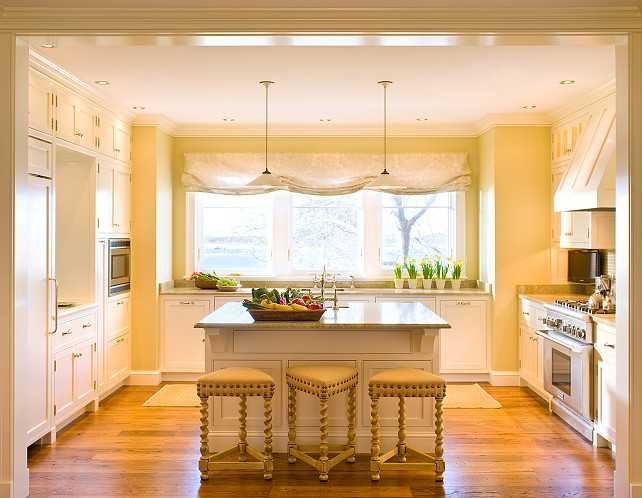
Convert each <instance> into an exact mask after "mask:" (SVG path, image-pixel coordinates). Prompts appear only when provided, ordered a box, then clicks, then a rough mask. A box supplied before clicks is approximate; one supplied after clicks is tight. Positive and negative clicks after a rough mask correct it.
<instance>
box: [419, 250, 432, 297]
mask: <svg viewBox="0 0 642 498" xmlns="http://www.w3.org/2000/svg"><path fill="white" fill-rule="evenodd" d="M420 265H421V274H422V276H423V277H424V289H432V277H433V276H434V275H435V267H434V266H433V264H432V261H431V260H429V259H428V255H426V256H424V257H423V258H422V259H421V262H420Z"/></svg>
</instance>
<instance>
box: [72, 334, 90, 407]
mask: <svg viewBox="0 0 642 498" xmlns="http://www.w3.org/2000/svg"><path fill="white" fill-rule="evenodd" d="M74 381H75V392H74V394H75V395H76V399H75V400H74V401H77V402H83V401H89V400H90V399H91V398H93V395H94V340H93V339H91V340H89V341H85V342H83V343H81V344H79V345H78V347H77V352H76V355H75V357H74Z"/></svg>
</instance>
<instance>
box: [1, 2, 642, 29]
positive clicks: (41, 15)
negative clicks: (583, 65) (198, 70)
mask: <svg viewBox="0 0 642 498" xmlns="http://www.w3.org/2000/svg"><path fill="white" fill-rule="evenodd" d="M0 18H2V24H1V25H0V32H5V33H20V34H29V35H37V34H44V33H69V32H70V30H71V31H77V32H78V33H79V34H82V33H87V32H93V33H97V32H101V33H104V32H109V33H110V34H119V33H132V32H138V33H140V31H141V30H144V31H146V32H148V33H149V34H152V33H153V32H154V31H156V32H157V33H158V32H163V33H186V32H192V33H207V32H221V33H233V32H240V31H245V32H328V33H332V32H342V33H347V32H350V31H354V32H356V33H358V32H370V33H372V32H380V33H393V32H417V31H436V32H442V33H443V32H459V33H467V32H471V33H474V32H475V31H476V30H477V32H479V28H478V27H479V26H480V24H483V26H484V32H485V33H493V32H495V33H500V32H507V31H514V30H515V29H517V30H519V31H521V32H538V31H539V32H546V33H554V32H556V31H557V30H558V29H563V32H564V33H573V32H580V31H594V32H603V33H608V32H614V31H621V30H628V29H641V28H642V17H641V16H640V9H639V8H638V7H636V6H623V7H558V8H552V7H532V8H510V7H509V8H474V9H473V8H466V9H456V8H374V9H373V8H367V9H366V8H208V9H189V8H171V9H167V8H165V9H157V8H122V9H121V8H28V7H27V8H24V7H4V8H0ZM476 27H477V28H476Z"/></svg>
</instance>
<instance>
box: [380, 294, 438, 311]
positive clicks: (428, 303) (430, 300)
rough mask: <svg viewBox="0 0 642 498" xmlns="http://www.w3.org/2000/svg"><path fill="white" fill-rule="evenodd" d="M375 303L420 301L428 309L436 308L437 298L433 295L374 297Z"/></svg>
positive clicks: (434, 309)
mask: <svg viewBox="0 0 642 498" xmlns="http://www.w3.org/2000/svg"><path fill="white" fill-rule="evenodd" d="M375 302H376V303H421V304H423V305H424V306H425V307H426V308H428V309H429V310H430V311H436V310H437V298H434V297H388V296H383V297H379V296H376V297H375Z"/></svg>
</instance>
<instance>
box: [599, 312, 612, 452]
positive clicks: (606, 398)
mask: <svg viewBox="0 0 642 498" xmlns="http://www.w3.org/2000/svg"><path fill="white" fill-rule="evenodd" d="M615 379H616V377H615V327H609V326H607V325H602V324H598V326H597V331H596V338H595V431H596V433H597V434H598V435H599V436H601V437H602V438H604V439H606V440H607V441H609V442H611V443H612V444H615V418H616V409H617V397H616V386H615Z"/></svg>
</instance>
